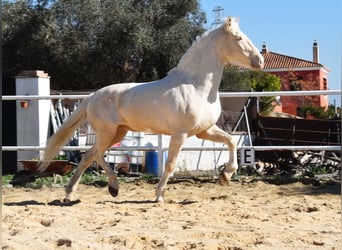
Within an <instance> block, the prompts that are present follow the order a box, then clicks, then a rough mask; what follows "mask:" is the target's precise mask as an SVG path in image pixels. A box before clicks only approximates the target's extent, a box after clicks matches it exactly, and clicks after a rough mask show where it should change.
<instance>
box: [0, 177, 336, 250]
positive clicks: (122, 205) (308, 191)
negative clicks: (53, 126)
mask: <svg viewBox="0 0 342 250" xmlns="http://www.w3.org/2000/svg"><path fill="white" fill-rule="evenodd" d="M154 188H155V184H149V183H146V182H142V181H139V182H132V183H122V184H121V189H120V193H119V196H118V197H117V198H112V197H111V196H110V195H109V193H108V191H107V188H103V187H102V188H101V187H95V186H89V185H80V186H79V189H78V192H77V193H76V198H79V199H80V201H81V202H79V203H76V204H74V205H72V206H61V203H60V202H58V201H57V200H61V199H62V198H63V197H64V189H63V188H62V187H43V188H41V189H29V188H11V187H3V190H2V195H3V197H2V249H35V250H39V249H342V241H341V197H340V191H341V186H340V183H336V182H329V183H321V185H312V184H303V183H301V182H296V183H291V184H283V185H274V184H270V183H265V182H263V181H246V180H244V181H234V182H231V184H230V186H229V187H223V186H220V185H218V184H217V183H216V182H206V183H201V182H195V181H192V182H190V181H184V182H180V183H171V184H169V185H168V189H167V191H166V195H165V198H166V202H165V203H164V204H156V203H153V202H152V201H153V200H154ZM56 199H57V200H56Z"/></svg>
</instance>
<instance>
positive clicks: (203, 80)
mask: <svg viewBox="0 0 342 250" xmlns="http://www.w3.org/2000/svg"><path fill="white" fill-rule="evenodd" d="M215 35H217V34H216V33H215V34H208V35H207V36H206V37H202V38H201V39H200V40H199V41H197V42H195V43H194V44H193V45H192V46H191V47H190V49H189V50H188V51H187V53H186V54H184V56H183V57H182V58H181V60H180V62H179V63H178V65H177V67H176V68H175V70H179V71H181V72H182V73H185V74H186V75H187V76H188V77H191V78H192V80H193V81H194V84H196V87H198V88H200V89H202V90H203V89H206V90H207V91H209V92H211V93H216V92H217V91H218V88H219V85H220V83H221V79H222V73H223V68H224V63H223V62H222V59H221V58H220V56H219V54H218V52H219V50H218V49H217V48H216V46H218V44H217V43H215V41H212V39H213V37H214V36H215Z"/></svg>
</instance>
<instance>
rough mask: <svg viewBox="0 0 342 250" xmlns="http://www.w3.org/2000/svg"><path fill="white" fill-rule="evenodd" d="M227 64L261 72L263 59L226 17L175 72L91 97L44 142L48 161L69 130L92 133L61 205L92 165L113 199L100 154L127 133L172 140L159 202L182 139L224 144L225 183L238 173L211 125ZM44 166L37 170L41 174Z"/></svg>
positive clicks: (113, 178) (112, 180)
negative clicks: (226, 159) (92, 142)
mask: <svg viewBox="0 0 342 250" xmlns="http://www.w3.org/2000/svg"><path fill="white" fill-rule="evenodd" d="M227 62H231V63H236V64H239V65H242V66H245V67H247V68H254V69H260V68H262V67H263V62H264V61H263V57H262V56H261V54H260V53H259V51H258V49H257V48H256V47H255V46H254V45H253V43H252V42H251V41H250V39H249V38H248V37H247V36H246V35H245V34H244V33H243V32H241V31H240V29H239V25H238V20H237V19H236V18H232V17H229V18H227V20H226V22H225V23H224V24H222V25H221V26H219V27H217V28H215V29H213V30H211V31H208V32H206V33H205V34H203V35H202V36H201V37H200V38H199V39H198V40H197V41H196V42H194V44H193V45H192V46H191V47H190V49H189V50H188V51H187V52H186V54H184V55H183V57H182V58H181V60H180V62H179V63H178V65H177V67H176V68H174V69H172V70H171V71H170V72H169V73H168V75H167V76H165V77H164V78H162V79H161V80H158V81H153V82H148V83H124V84H114V85H110V86H107V87H104V88H102V89H100V90H98V91H96V92H95V93H94V94H93V95H90V96H89V97H87V98H86V99H84V101H83V102H82V103H81V105H80V107H79V108H78V109H77V110H76V111H74V112H73V114H72V115H71V116H70V117H69V119H68V120H67V121H66V122H65V123H64V124H63V126H62V127H61V128H60V129H59V130H58V131H57V132H56V134H54V135H53V136H52V137H51V138H50V139H49V140H48V142H47V147H46V150H45V153H44V156H43V159H44V160H47V161H49V160H51V159H53V157H54V156H55V155H56V154H57V153H58V152H59V148H60V147H61V146H62V145H64V144H65V143H66V142H67V141H68V139H69V138H70V137H71V135H72V133H73V132H74V130H75V129H76V128H77V127H79V126H80V125H81V124H82V123H84V122H85V121H86V120H88V122H89V123H90V125H91V126H92V128H93V129H94V131H95V133H96V142H95V145H94V146H93V147H92V148H91V149H90V150H88V151H87V152H86V153H85V154H84V155H83V157H82V160H81V162H80V164H79V166H78V168H77V170H76V172H75V174H74V175H73V177H72V178H71V180H70V182H69V184H68V185H67V187H66V198H65V199H64V201H65V202H68V201H70V200H71V197H72V196H71V195H72V193H73V192H74V191H75V190H76V189H77V185H78V182H79V180H80V177H81V175H82V174H83V172H84V171H85V170H86V168H87V167H88V166H89V165H90V164H91V163H92V162H93V161H94V160H95V161H97V163H98V164H99V165H100V166H101V167H102V168H103V169H104V170H105V172H106V174H107V175H108V179H109V180H108V182H109V192H110V193H111V195H112V196H117V194H118V191H119V184H118V180H117V175H116V173H115V172H114V171H113V170H112V169H111V168H110V167H109V165H108V164H107V163H106V162H105V160H104V154H105V151H106V150H107V149H108V148H109V147H110V146H111V145H113V144H115V143H117V142H119V141H121V140H122V139H123V138H124V136H125V135H126V133H127V132H128V131H129V130H130V131H150V132H153V133H156V134H166V135H170V136H171V140H170V145H169V152H168V158H167V161H166V164H165V171H164V172H163V175H162V177H161V179H160V181H159V183H158V186H157V190H156V196H157V197H156V201H158V202H163V201H164V191H165V187H166V184H167V181H168V179H169V176H170V174H171V173H172V172H173V170H174V168H175V164H176V160H177V156H178V154H179V152H180V150H181V148H182V145H183V143H184V141H185V140H186V139H187V137H190V136H193V135H196V136H197V137H198V138H201V139H206V140H211V141H214V142H220V143H225V144H226V145H227V146H228V148H229V150H230V152H229V162H228V163H227V164H226V167H225V169H224V170H223V175H224V177H225V178H224V179H226V180H229V179H230V177H231V175H232V174H233V173H234V172H235V171H236V170H237V168H238V164H237V156H236V150H237V146H236V144H235V142H234V141H233V140H232V137H231V136H230V135H229V134H227V133H226V132H224V131H222V130H221V129H220V128H218V127H217V126H216V125H215V123H216V121H217V120H218V118H219V116H220V113H221V104H220V99H219V93H218V89H219V85H220V82H221V77H222V72H223V69H224V66H225V64H226V63H227ZM45 167H46V166H44V165H41V167H40V169H41V170H44V168H45Z"/></svg>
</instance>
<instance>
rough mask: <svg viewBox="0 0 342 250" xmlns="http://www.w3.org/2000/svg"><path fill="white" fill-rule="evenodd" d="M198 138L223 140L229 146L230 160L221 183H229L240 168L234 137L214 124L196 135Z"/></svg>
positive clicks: (215, 140)
mask: <svg viewBox="0 0 342 250" xmlns="http://www.w3.org/2000/svg"><path fill="white" fill-rule="evenodd" d="M196 136H197V137H198V138H201V139H205V140H210V141H213V142H222V143H224V144H226V145H227V146H228V149H229V162H228V164H227V165H226V167H225V169H224V170H223V172H222V177H223V178H222V179H221V180H220V181H221V184H228V183H229V180H230V178H231V176H232V175H233V174H234V173H235V172H236V170H237V169H238V163H237V145H236V143H235V142H234V141H233V137H232V136H231V135H229V134H228V133H226V132H224V131H223V130H222V129H220V128H219V127H217V126H216V125H213V126H212V127H210V128H209V129H207V130H206V131H204V132H201V133H199V134H197V135H196Z"/></svg>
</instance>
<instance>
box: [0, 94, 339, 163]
mask: <svg viewBox="0 0 342 250" xmlns="http://www.w3.org/2000/svg"><path fill="white" fill-rule="evenodd" d="M340 94H341V90H312V91H274V92H221V93H220V97H222V98H229V97H263V96H302V95H311V96H313V95H340ZM88 96H89V95H49V96H26V95H25V96H20V95H17V96H2V100H3V101H11V100H47V99H50V100H51V99H74V100H81V99H84V98H86V97H88ZM90 147H91V146H64V147H62V148H61V150H65V151H79V150H87V149H89V148H90ZM44 149H45V148H44V147H41V146H6V145H5V146H2V150H3V151H25V150H27V151H34V150H39V151H40V150H44ZM110 150H114V151H150V150H154V151H158V165H159V166H163V153H164V152H165V151H167V150H168V148H167V147H163V142H162V136H160V135H159V136H158V146H125V147H111V148H110ZM225 150H227V147H226V146H212V147H207V146H191V147H183V148H182V151H225ZM238 150H240V152H241V154H247V155H245V156H246V157H247V158H248V157H249V156H251V155H252V154H254V151H271V150H299V151H308V150H317V151H323V150H325V151H340V150H341V146H252V145H250V146H241V147H238ZM246 157H245V158H246ZM252 160H254V159H251V161H252ZM245 163H246V162H245ZM248 163H251V164H252V162H247V164H248Z"/></svg>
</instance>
